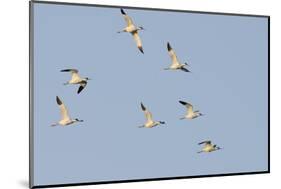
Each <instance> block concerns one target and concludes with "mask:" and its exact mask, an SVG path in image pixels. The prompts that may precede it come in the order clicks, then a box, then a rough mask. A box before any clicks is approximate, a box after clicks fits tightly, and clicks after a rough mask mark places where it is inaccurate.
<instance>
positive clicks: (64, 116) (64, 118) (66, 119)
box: [51, 96, 83, 126]
mask: <svg viewBox="0 0 281 189" xmlns="http://www.w3.org/2000/svg"><path fill="white" fill-rule="evenodd" d="M56 101H57V104H58V105H59V108H60V114H61V120H60V121H59V122H57V123H54V124H52V125H51V126H57V125H61V126H66V125H71V124H73V123H76V122H83V120H79V119H77V118H76V119H71V118H70V116H69V114H68V111H67V108H66V106H65V105H64V103H63V102H62V101H61V100H60V98H59V97H58V96H57V97H56Z"/></svg>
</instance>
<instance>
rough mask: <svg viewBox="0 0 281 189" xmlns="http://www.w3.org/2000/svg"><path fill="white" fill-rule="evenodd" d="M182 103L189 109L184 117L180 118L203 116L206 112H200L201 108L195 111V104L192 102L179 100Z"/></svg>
mask: <svg viewBox="0 0 281 189" xmlns="http://www.w3.org/2000/svg"><path fill="white" fill-rule="evenodd" d="M179 103H181V104H182V105H184V106H185V107H186V109H187V111H186V114H185V116H184V117H182V118H180V119H194V118H197V117H199V116H203V115H204V114H202V113H200V112H199V110H196V111H193V106H192V105H191V104H190V103H187V102H184V101H181V100H180V101H179Z"/></svg>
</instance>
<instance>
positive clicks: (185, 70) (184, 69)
mask: <svg viewBox="0 0 281 189" xmlns="http://www.w3.org/2000/svg"><path fill="white" fill-rule="evenodd" d="M181 70H182V71H184V72H190V71H189V70H188V69H186V68H184V67H182V68H181ZM190 73H191V72H190Z"/></svg>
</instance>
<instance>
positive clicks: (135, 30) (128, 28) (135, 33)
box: [118, 9, 144, 53]
mask: <svg viewBox="0 0 281 189" xmlns="http://www.w3.org/2000/svg"><path fill="white" fill-rule="evenodd" d="M121 13H122V15H123V17H124V19H125V21H126V24H127V26H126V27H125V28H124V29H123V30H122V31H119V32H118V33H121V32H127V33H131V34H132V36H133V38H134V40H135V42H136V44H137V47H138V49H139V50H140V51H141V53H144V52H143V48H142V42H141V39H140V36H139V34H138V31H139V30H143V27H137V26H136V25H135V24H134V23H133V20H132V18H130V17H129V16H128V15H127V14H126V13H125V11H124V10H123V9H121Z"/></svg>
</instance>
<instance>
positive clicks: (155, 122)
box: [139, 103, 165, 128]
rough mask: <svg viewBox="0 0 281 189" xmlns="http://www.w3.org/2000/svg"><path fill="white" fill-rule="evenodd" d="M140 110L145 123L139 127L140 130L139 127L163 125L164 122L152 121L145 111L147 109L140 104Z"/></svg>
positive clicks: (148, 113) (149, 113)
mask: <svg viewBox="0 0 281 189" xmlns="http://www.w3.org/2000/svg"><path fill="white" fill-rule="evenodd" d="M141 109H142V111H143V112H144V115H145V118H146V123H145V124H144V125H142V126H139V127H140V128H141V127H146V128H152V127H156V126H158V125H162V124H165V122H164V121H154V120H153V118H152V114H151V112H150V111H148V110H147V108H146V107H145V106H144V105H143V103H141Z"/></svg>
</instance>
